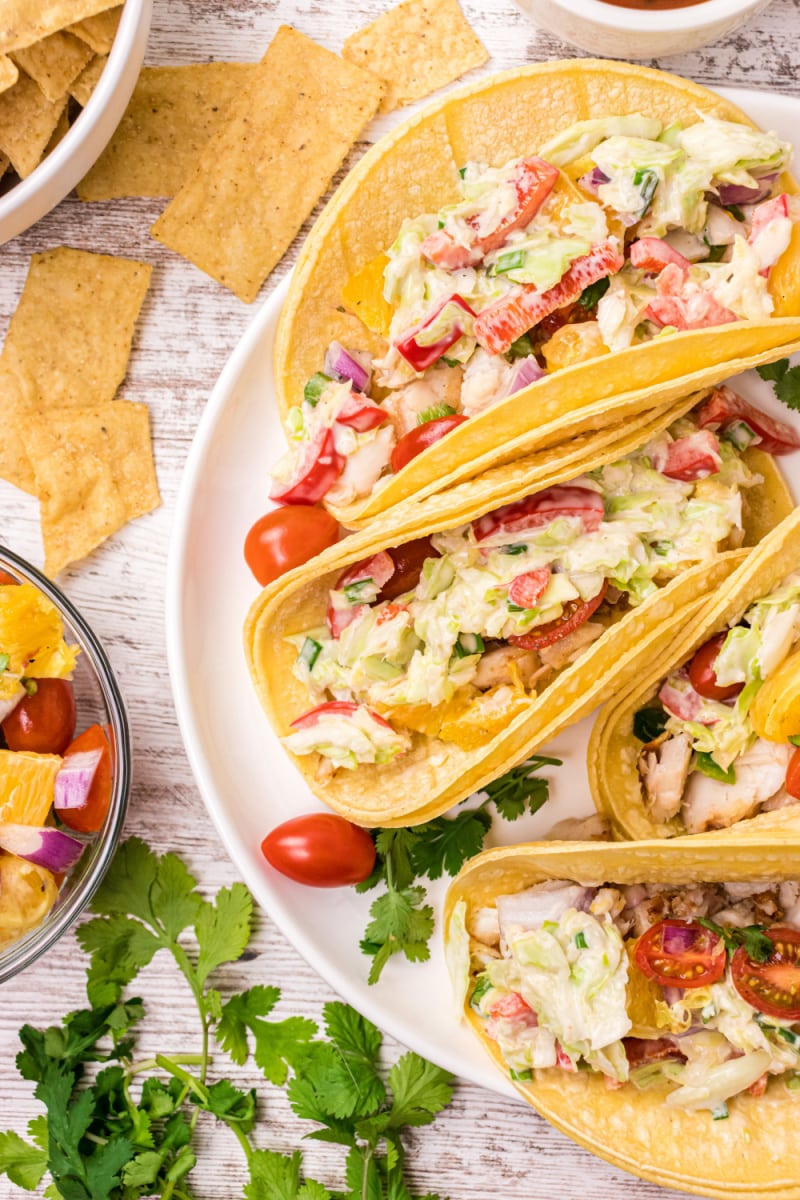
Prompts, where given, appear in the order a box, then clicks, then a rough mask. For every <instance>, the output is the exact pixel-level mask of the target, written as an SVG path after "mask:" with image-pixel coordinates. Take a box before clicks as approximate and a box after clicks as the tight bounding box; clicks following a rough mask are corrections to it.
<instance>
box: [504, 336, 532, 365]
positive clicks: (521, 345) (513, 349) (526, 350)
mask: <svg viewBox="0 0 800 1200" xmlns="http://www.w3.org/2000/svg"><path fill="white" fill-rule="evenodd" d="M506 353H507V354H508V357H509V358H510V359H511V361H512V362H513V361H514V359H516V358H527V357H528V356H529V355H531V354H533V342H532V341H531V335H530V334H529V333H523V334H522V336H521V337H518V338H517V340H516V341H515V342H512V343H511V345H510V346H509V347H508V350H507V351H506Z"/></svg>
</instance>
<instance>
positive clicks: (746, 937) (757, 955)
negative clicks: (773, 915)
mask: <svg viewBox="0 0 800 1200" xmlns="http://www.w3.org/2000/svg"><path fill="white" fill-rule="evenodd" d="M697 923H698V925H703V926H704V927H705V928H706V929H710V930H711V932H712V933H716V934H718V935H719V936H720V937H721V938H722V940H723V942H724V943H725V949H726V950H727V951H728V954H734V953H735V952H736V950H738V948H739V947H740V946H744V948H745V953H746V954H747V957H748V958H751V959H752V960H753V962H758V963H763V962H766V961H767V959H768V958H769V957H770V956H771V954H772V953H773V951H774V949H775V946H774V943H773V941H772V938H770V937H768V936H767V933H766V928H767V927H766V925H745V926H744V928H742V929H734V928H733V927H731V926H725V925H717V923H716V921H712V920H710V919H709V918H708V917H698V918H697Z"/></svg>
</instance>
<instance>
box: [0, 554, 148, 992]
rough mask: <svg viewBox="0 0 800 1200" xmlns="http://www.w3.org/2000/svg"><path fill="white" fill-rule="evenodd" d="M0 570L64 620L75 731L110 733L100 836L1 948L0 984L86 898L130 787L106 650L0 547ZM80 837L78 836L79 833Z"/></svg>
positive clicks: (115, 836)
mask: <svg viewBox="0 0 800 1200" xmlns="http://www.w3.org/2000/svg"><path fill="white" fill-rule="evenodd" d="M0 570H3V571H7V572H8V573H9V574H10V575H13V576H14V577H15V578H16V579H18V580H20V581H21V582H26V583H32V584H34V586H35V587H37V588H38V589H39V591H40V592H42V594H43V595H44V596H46V597H47V599H48V600H50V601H52V603H53V604H54V605H55V607H56V608H57V609H58V611H59V613H60V614H61V617H62V620H63V622H64V637H65V639H66V641H67V642H68V643H71V644H72V643H76V644H77V645H78V646H80V650H81V652H80V654H79V655H78V661H77V665H76V668H75V673H74V675H73V677H72V685H73V688H74V691H75V704H76V708H77V712H78V724H77V732H78V733H79V732H81V730H83V729H85V728H86V727H87V726H88V725H91V724H94V723H95V722H97V723H98V724H99V725H106V726H107V727H108V728H109V730H110V733H111V737H110V739H109V740H110V742H111V758H112V786H111V803H110V804H109V808H108V813H107V814H106V819H105V823H104V824H103V828H102V829H101V830H100V832H99V833H97V834H94V835H93V837H92V838H91V840H88V839H87V842H86V849H85V850H84V852H83V854H82V855H81V857H80V859H79V860H78V862H77V863H76V865H75V866H74V867H73V868H72V870H71V871H70V873H69V874H68V875H67V877H66V879H65V880H64V882H63V884H62V886H61V889H60V891H59V893H58V898H57V900H56V902H55V904H54V905H53V907H52V909H51V910H50V912H49V913H48V914H47V916H46V917H45V918H44V920H43V921H42V922H41V924H39V925H37V926H36V927H35V928H34V929H31V930H29V931H28V933H26V934H25V935H24V936H23V937H21V938H19V939H18V940H17V941H15V942H11V943H10V944H9V945H7V946H3V947H2V948H0V983H4V982H5V981H6V980H8V979H10V978H11V977H12V976H13V975H16V974H18V972H20V971H24V969H25V968H26V967H29V966H30V965H31V963H33V962H36V960H37V959H38V958H39V957H41V955H42V954H44V953H45V951H47V950H49V949H50V947H51V946H52V945H53V943H54V942H56V941H57V940H58V938H60V937H61V935H62V933H65V932H66V930H67V929H69V927H70V926H71V925H72V924H73V922H74V921H75V920H76V919H77V917H78V916H79V914H80V913H81V912H82V911H83V909H84V908H85V907H86V905H87V904H88V903H89V901H90V900H91V898H92V896H93V894H94V892H95V890H96V888H97V886H98V884H99V883H100V880H101V879H102V878H103V875H104V874H105V872H106V870H107V869H108V866H109V863H110V862H111V859H112V857H113V855H114V851H115V849H116V846H117V842H118V841H119V836H120V833H121V831H122V825H123V822H124V820H125V810H126V808H127V805H128V794H129V792H130V784H131V748H130V733H129V731H128V720H127V717H126V715H125V707H124V705H123V702H122V696H121V695H120V691H119V688H118V687H117V682H116V680H115V678H114V675H113V673H112V670H111V666H110V664H109V661H108V659H107V657H106V655H105V651H104V650H103V648H102V647H101V645H100V643H99V642H98V640H97V638H96V637H95V635H94V634H93V633H92V631H91V629H90V628H89V626H88V625H87V624H86V622H85V621H84V619H83V617H82V616H81V615H80V613H79V612H78V611H77V610H76V609H75V608H74V606H73V605H72V604H71V603H70V601H69V600H67V598H66V596H64V595H63V593H62V592H60V591H59V589H58V588H57V587H56V586H55V584H53V583H51V582H50V580H49V579H46V578H45V576H44V575H42V574H41V573H40V572H39V571H37V570H36V568H35V567H32V566H30V564H29V563H27V562H25V560H24V559H22V558H20V557H19V556H18V555H16V554H14V553H13V552H12V551H11V550H7V549H5V547H3V546H0ZM79 836H80V835H79Z"/></svg>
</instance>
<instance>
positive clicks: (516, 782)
mask: <svg viewBox="0 0 800 1200" xmlns="http://www.w3.org/2000/svg"><path fill="white" fill-rule="evenodd" d="M560 766H561V759H560V758H551V757H550V756H549V755H545V754H535V755H533V756H532V757H531V758H527V759H526V760H525V762H523V763H520V765H519V766H518V767H512V768H511V770H510V771H506V773H505V775H501V776H500V777H499V778H498V779H495V780H494V781H493V782H492V783H488V784H487V785H486V787H485V788H484V789H483V790H484V791H485V792H486V795H487V797H488V799H489V800H490V801H493V802H494V805H495V808H496V809H497V811H498V813H499V814H500V816H501V817H503V819H504V820H506V821H516V820H517V818H518V817H521V816H523V814H524V813H525V812H529V813H531V814H533V813H536V812H538V811H539V809H540V808H541V807H542V805H543V804H545V803H546V802H547V800H548V799H549V796H550V782H549V780H547V779H540V778H538V777H537V776H536V774H535V772H536V771H538V770H540V768H541V767H560Z"/></svg>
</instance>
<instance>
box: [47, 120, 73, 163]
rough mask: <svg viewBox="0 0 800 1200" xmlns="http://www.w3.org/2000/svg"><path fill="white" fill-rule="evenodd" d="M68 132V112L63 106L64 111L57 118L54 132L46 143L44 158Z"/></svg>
mask: <svg viewBox="0 0 800 1200" xmlns="http://www.w3.org/2000/svg"><path fill="white" fill-rule="evenodd" d="M68 133H69V112H68V110H67V109H66V108H65V109H64V111H63V112H62V114H61V116H60V117H59V118H58V124H57V125H56V130H55V133H54V134H53V136H52V137H51V138H50V141H49V142H48V143H47V149H46V150H45V152H44V157H45V158H47V156H48V154H52V153H53V151H54V150H55V148H56V146H57V145H58V143H59V142H60V141H61V139H62V138H63V137H65V136H66V135H67V134H68Z"/></svg>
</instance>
